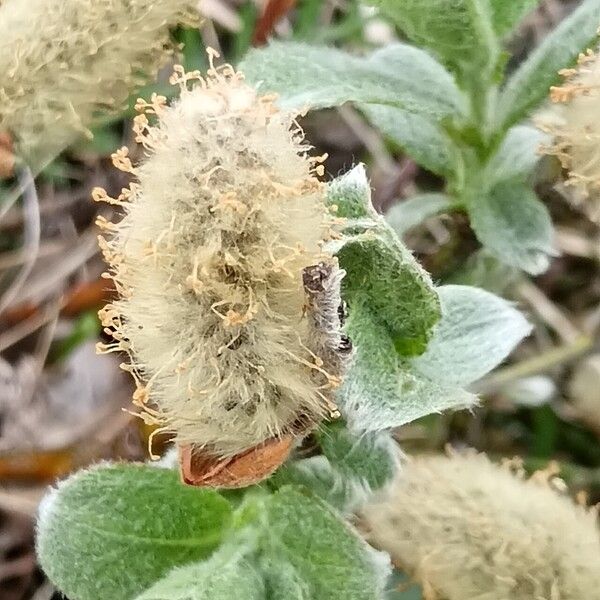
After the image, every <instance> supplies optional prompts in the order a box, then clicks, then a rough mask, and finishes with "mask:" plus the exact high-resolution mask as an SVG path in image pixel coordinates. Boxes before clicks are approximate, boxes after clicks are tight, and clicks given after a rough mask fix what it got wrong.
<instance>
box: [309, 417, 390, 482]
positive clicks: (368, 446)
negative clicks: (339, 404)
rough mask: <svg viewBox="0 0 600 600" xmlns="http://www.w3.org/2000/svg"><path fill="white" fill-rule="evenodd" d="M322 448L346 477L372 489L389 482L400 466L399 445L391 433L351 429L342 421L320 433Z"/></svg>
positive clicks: (325, 426) (334, 423)
mask: <svg viewBox="0 0 600 600" xmlns="http://www.w3.org/2000/svg"><path fill="white" fill-rule="evenodd" d="M318 437H319V441H320V444H321V450H322V452H323V454H324V455H325V456H326V457H327V459H328V460H329V462H330V463H331V464H332V466H333V467H334V468H335V469H336V470H337V471H339V472H340V473H341V474H342V475H343V476H344V477H346V478H347V479H350V480H356V481H358V482H359V483H360V484H362V485H363V486H365V487H366V488H368V489H370V490H377V489H379V488H382V487H383V486H384V485H386V484H387V483H388V482H389V481H390V480H391V479H392V478H393V477H394V475H395V473H396V469H397V467H398V447H397V445H396V443H395V442H394V440H393V439H392V437H391V435H390V434H389V433H388V432H362V433H356V432H353V431H350V430H349V429H348V427H346V424H345V423H343V422H341V421H335V422H330V423H327V424H326V425H324V426H322V427H321V429H320V430H319V432H318Z"/></svg>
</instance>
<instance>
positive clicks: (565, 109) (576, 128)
mask: <svg viewBox="0 0 600 600" xmlns="http://www.w3.org/2000/svg"><path fill="white" fill-rule="evenodd" d="M561 74H562V75H563V76H564V77H565V83H564V84H563V85H561V86H557V87H554V88H552V90H551V99H552V101H553V103H554V105H553V107H552V108H551V109H550V110H549V111H547V112H546V114H544V115H543V116H540V118H539V119H538V125H539V126H540V128H541V129H543V130H545V131H548V132H549V133H551V134H553V135H554V138H555V143H554V144H553V145H552V146H548V147H546V148H543V149H542V150H543V152H545V153H546V154H550V155H554V156H557V157H558V159H559V160H560V162H561V164H562V166H563V168H564V169H566V170H567V171H568V179H567V182H566V185H567V187H566V190H567V191H568V192H569V199H570V200H571V201H572V202H573V204H575V205H576V206H578V207H579V208H580V209H581V210H582V211H583V212H585V213H586V214H587V215H588V216H589V218H590V219H591V220H593V221H596V222H600V124H599V123H600V121H599V119H600V60H599V59H598V55H597V53H595V52H593V51H592V50H588V51H587V53H585V54H581V55H580V56H579V60H578V64H577V67H576V68H573V69H565V70H563V71H561Z"/></svg>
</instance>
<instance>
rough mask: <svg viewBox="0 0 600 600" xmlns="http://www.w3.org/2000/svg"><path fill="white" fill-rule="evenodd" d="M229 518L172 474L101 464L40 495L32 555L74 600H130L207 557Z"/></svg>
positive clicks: (210, 496) (215, 501)
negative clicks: (178, 569)
mask: <svg viewBox="0 0 600 600" xmlns="http://www.w3.org/2000/svg"><path fill="white" fill-rule="evenodd" d="M230 520H231V508H230V506H229V503H228V502H227V501H226V500H225V499H224V498H222V497H221V496H219V494H217V493H216V492H214V491H212V490H198V489H193V488H189V487H184V486H182V485H181V483H180V482H179V478H178V475H177V473H175V472H174V471H170V470H166V469H159V468H153V467H145V466H138V465H126V464H123V465H112V466H108V465H102V466H98V467H95V468H93V469H90V470H87V471H81V472H79V473H77V474H76V475H74V476H73V477H71V478H70V479H67V480H66V481H65V482H63V483H61V484H60V485H59V486H58V488H57V489H55V490H53V491H52V492H51V493H50V494H49V495H48V496H47V497H46V499H45V500H44V503H43V505H42V507H41V509H40V517H39V521H38V537H37V552H38V557H39V560H40V564H41V565H42V567H43V569H44V571H45V572H46V573H47V575H48V576H49V577H50V578H51V579H52V581H53V582H54V583H55V584H56V585H57V586H58V587H59V588H60V589H61V591H63V592H64V593H65V594H66V595H67V596H68V597H69V598H71V599H72V600H130V599H131V598H132V596H133V595H135V594H138V593H140V592H141V591H142V590H144V588H146V587H147V586H148V585H150V584H151V583H153V582H154V581H156V580H157V579H159V578H160V577H161V576H162V575H163V574H165V573H166V572H167V571H168V570H169V569H171V568H172V567H174V566H177V565H181V564H184V563H187V562H190V561H192V560H198V559H202V558H204V557H206V556H208V555H209V554H210V553H211V552H212V551H213V550H214V549H215V548H216V547H217V546H218V545H219V543H220V542H221V539H222V537H223V532H224V530H225V529H226V528H227V527H228V526H229V523H230Z"/></svg>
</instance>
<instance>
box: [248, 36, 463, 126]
mask: <svg viewBox="0 0 600 600" xmlns="http://www.w3.org/2000/svg"><path fill="white" fill-rule="evenodd" d="M240 70H241V71H242V72H243V73H245V75H246V77H247V79H248V80H249V81H251V82H253V83H255V84H256V85H258V86H259V89H260V90H261V91H263V92H277V93H278V94H279V104H280V105H281V106H282V107H284V108H304V107H309V108H323V107H327V106H338V105H340V104H343V103H344V102H367V103H374V104H391V105H393V106H398V107H401V108H404V109H405V110H407V111H410V112H417V113H419V114H427V115H431V116H434V117H443V116H447V115H454V114H462V113H464V112H465V110H466V107H465V100H464V98H463V96H462V94H461V93H460V91H459V90H458V88H457V87H456V84H455V83H454V80H453V79H452V76H451V75H450V74H449V73H448V72H447V71H446V70H445V69H444V67H442V66H441V65H440V64H439V63H437V62H436V61H435V60H434V59H433V58H432V57H431V56H429V55H428V54H427V53H426V52H424V51H423V50H420V49H418V48H413V47H411V46H407V45H404V44H395V45H393V46H390V47H388V48H386V49H385V50H384V51H380V52H379V53H378V52H376V53H374V54H373V55H371V56H370V57H365V58H361V57H358V56H352V55H350V54H347V53H346V52H343V51H341V50H337V49H335V48H329V47H325V46H312V45H308V44H303V43H299V42H272V43H271V44H270V45H269V46H268V47H266V48H261V49H255V50H251V51H250V52H249V53H248V54H247V55H246V58H245V59H244V60H243V61H242V63H241V64H240Z"/></svg>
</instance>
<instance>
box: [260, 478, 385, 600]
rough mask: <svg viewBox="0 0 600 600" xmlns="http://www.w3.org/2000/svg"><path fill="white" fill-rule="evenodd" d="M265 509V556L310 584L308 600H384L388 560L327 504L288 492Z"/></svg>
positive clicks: (279, 494) (275, 497) (302, 493)
mask: <svg viewBox="0 0 600 600" xmlns="http://www.w3.org/2000/svg"><path fill="white" fill-rule="evenodd" d="M267 506H268V512H267V527H268V533H269V542H268V545H267V544H265V549H264V552H265V555H272V556H274V557H279V558H280V559H281V560H286V561H287V562H288V563H289V564H290V565H291V566H292V567H293V568H294V570H295V572H296V573H297V574H298V576H299V577H300V578H301V579H302V580H304V581H305V582H306V584H307V585H308V587H309V589H310V593H311V595H310V596H309V597H310V598H315V599H316V598H318V599H319V600H340V599H341V598H343V599H344V600H382V599H383V597H384V596H383V594H384V588H385V582H386V580H387V577H388V574H389V572H390V566H389V559H388V558H387V556H386V555H384V554H383V553H380V552H376V551H375V550H373V549H372V548H370V547H369V546H368V545H367V544H366V542H364V541H363V540H362V539H361V538H360V537H359V536H358V534H357V533H356V532H355V531H354V530H353V529H352V528H351V527H350V526H349V525H348V524H347V523H345V522H344V521H343V520H342V519H341V518H340V517H339V516H338V515H337V514H336V513H335V512H334V511H333V510H332V509H331V508H330V507H329V506H328V505H327V504H326V503H325V502H323V501H322V500H320V499H318V498H317V497H315V496H314V495H313V494H312V493H310V492H309V491H308V490H306V491H304V490H303V489H302V488H294V487H284V488H282V489H280V490H279V491H278V492H276V493H275V494H274V495H273V497H272V498H271V499H270V501H269V503H268V505H267Z"/></svg>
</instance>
